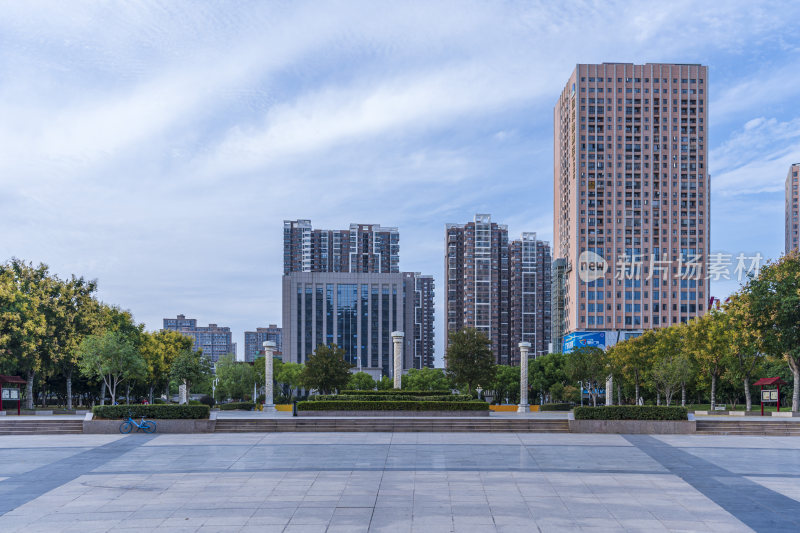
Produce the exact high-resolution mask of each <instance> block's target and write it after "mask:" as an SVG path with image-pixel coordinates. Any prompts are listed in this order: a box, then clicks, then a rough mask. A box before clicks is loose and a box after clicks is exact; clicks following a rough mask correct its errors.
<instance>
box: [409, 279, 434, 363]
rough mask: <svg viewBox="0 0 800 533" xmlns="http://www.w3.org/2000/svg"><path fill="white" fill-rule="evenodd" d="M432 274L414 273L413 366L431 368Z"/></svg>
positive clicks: (432, 333) (432, 340) (432, 330)
mask: <svg viewBox="0 0 800 533" xmlns="http://www.w3.org/2000/svg"><path fill="white" fill-rule="evenodd" d="M435 296H436V284H435V283H434V280H433V276H425V275H422V274H420V273H419V272H416V273H415V274H414V368H422V367H428V368H433V365H434V361H433V357H434V344H435V333H436V332H435V326H434V315H435V313H434V307H433V302H434V297H435Z"/></svg>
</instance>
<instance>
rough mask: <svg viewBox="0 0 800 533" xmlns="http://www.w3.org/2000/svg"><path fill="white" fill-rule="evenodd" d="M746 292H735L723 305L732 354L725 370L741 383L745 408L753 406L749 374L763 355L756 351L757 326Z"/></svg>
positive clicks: (751, 373)
mask: <svg viewBox="0 0 800 533" xmlns="http://www.w3.org/2000/svg"><path fill="white" fill-rule="evenodd" d="M750 301H751V299H750V295H749V294H747V293H741V292H739V293H736V294H734V295H733V296H731V298H730V300H728V302H727V303H726V304H725V313H726V315H727V317H728V321H729V326H730V327H729V328H728V342H729V343H730V349H731V351H732V355H733V361H732V365H730V367H729V368H728V369H727V372H728V374H729V378H730V380H731V381H733V382H739V383H741V384H742V385H743V386H744V398H745V406H746V407H745V409H746V410H748V411H750V410H751V409H752V408H753V397H752V394H751V393H750V387H751V386H752V383H751V381H752V377H753V374H755V373H757V372H759V371H760V369H761V368H762V367H763V364H764V359H765V358H764V357H763V356H762V355H761V354H760V353H759V351H758V347H759V344H758V327H757V325H756V324H755V323H754V322H753V320H752V318H753V313H752V311H751V310H750Z"/></svg>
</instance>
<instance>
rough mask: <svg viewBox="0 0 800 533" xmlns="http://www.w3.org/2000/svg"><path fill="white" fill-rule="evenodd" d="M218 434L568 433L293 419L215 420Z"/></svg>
mask: <svg viewBox="0 0 800 533" xmlns="http://www.w3.org/2000/svg"><path fill="white" fill-rule="evenodd" d="M216 431H218V432H237V433H241V432H286V431H298V432H301V431H302V432H356V431H362V432H393V431H394V432H469V431H476V432H548V433H552V432H568V431H569V425H568V422H567V421H566V420H543V421H538V420H464V419H455V418H450V419H448V418H444V419H433V420H430V419H425V420H420V419H413V418H412V419H409V418H402V419H401V418H398V419H387V420H376V419H363V418H361V419H359V418H338V419H336V418H329V419H309V418H293V419H289V420H235V419H230V420H217V424H216Z"/></svg>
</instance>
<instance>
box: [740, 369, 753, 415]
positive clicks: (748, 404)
mask: <svg viewBox="0 0 800 533" xmlns="http://www.w3.org/2000/svg"><path fill="white" fill-rule="evenodd" d="M742 381H743V382H744V403H745V410H747V411H750V410H751V409H752V408H753V399H752V398H751V397H750V379H749V376H748V377H746V378H744V379H742Z"/></svg>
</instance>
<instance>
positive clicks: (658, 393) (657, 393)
mask: <svg viewBox="0 0 800 533" xmlns="http://www.w3.org/2000/svg"><path fill="white" fill-rule="evenodd" d="M656 405H661V391H660V390H656Z"/></svg>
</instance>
